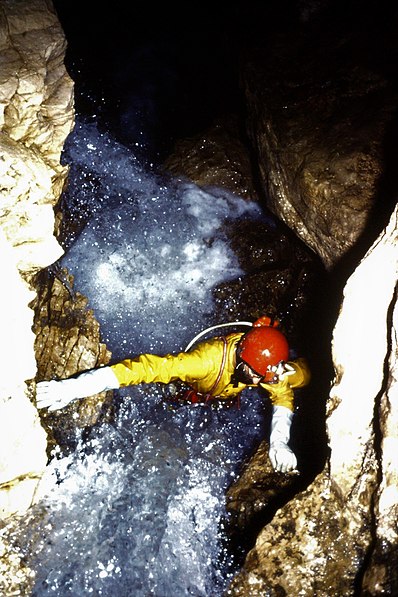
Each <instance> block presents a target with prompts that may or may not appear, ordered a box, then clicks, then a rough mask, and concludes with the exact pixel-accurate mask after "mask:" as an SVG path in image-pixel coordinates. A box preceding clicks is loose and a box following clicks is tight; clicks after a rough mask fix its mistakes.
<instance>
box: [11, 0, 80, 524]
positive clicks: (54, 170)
mask: <svg viewBox="0 0 398 597" xmlns="http://www.w3.org/2000/svg"><path fill="white" fill-rule="evenodd" d="M65 49H66V44H65V37H64V35H63V31H62V29H61V27H60V24H59V22H58V19H57V15H56V13H55V12H54V9H53V7H52V5H51V3H50V2H48V1H46V0H21V1H19V2H14V1H12V0H4V1H3V2H1V5H0V176H1V182H2V184H1V189H0V251H1V260H0V269H1V280H2V288H3V292H2V299H1V310H0V318H1V322H0V329H1V331H2V346H1V357H0V358H1V363H2V377H1V382H0V385H1V388H0V389H1V391H0V421H1V427H2V433H1V438H2V439H1V448H2V449H1V451H0V516H1V517H2V518H3V517H7V516H9V515H10V514H12V513H22V512H23V511H24V510H26V508H28V507H29V505H30V504H31V502H32V499H33V495H34V491H35V487H36V485H37V482H38V480H39V478H40V475H41V474H42V472H43V470H44V468H45V466H46V463H47V455H46V445H47V438H46V433H45V431H44V429H43V427H42V426H41V424H40V420H39V417H38V413H37V411H36V409H35V408H34V405H33V390H32V387H31V384H30V383H29V380H31V379H33V378H34V377H35V375H36V360H35V353H34V334H33V332H32V324H33V311H32V309H31V303H32V301H33V300H34V298H35V291H34V289H33V286H32V279H33V275H34V274H35V273H37V272H38V271H39V270H40V269H41V268H43V267H46V266H47V265H49V264H50V263H52V262H54V261H56V260H57V259H58V258H59V257H60V255H61V254H62V249H61V247H60V245H59V244H58V242H57V241H56V239H55V238H54V235H53V232H54V213H53V206H54V205H55V203H56V202H57V201H58V199H59V196H60V193H61V191H62V188H63V185H64V181H65V177H66V175H67V168H66V167H64V166H62V165H61V164H60V156H61V151H62V147H63V143H64V141H65V138H66V136H67V135H68V134H69V132H70V131H71V129H72V127H73V111H72V110H73V83H72V81H71V79H70V77H69V76H68V74H67V72H66V69H65V66H64V63H63V59H64V54H65ZM28 386H29V387H28Z"/></svg>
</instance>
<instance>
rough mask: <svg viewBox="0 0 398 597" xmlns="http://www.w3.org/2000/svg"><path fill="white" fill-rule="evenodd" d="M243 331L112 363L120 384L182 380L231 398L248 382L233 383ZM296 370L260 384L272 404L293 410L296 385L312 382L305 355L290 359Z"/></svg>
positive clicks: (203, 391) (216, 395)
mask: <svg viewBox="0 0 398 597" xmlns="http://www.w3.org/2000/svg"><path fill="white" fill-rule="evenodd" d="M242 335H243V334H242V333H237V334H230V335H228V336H225V337H216V338H212V339H210V340H207V341H205V342H202V343H200V344H197V346H196V347H195V348H193V349H192V350H191V351H189V352H180V353H178V354H175V355H172V354H166V355H165V356H158V355H152V354H143V355H140V356H138V357H136V358H134V359H126V360H124V361H122V362H120V363H117V364H116V365H111V369H112V371H113V373H114V374H115V375H116V377H117V379H118V381H119V384H120V387H124V386H129V385H136V384H140V383H153V382H160V383H165V384H167V383H169V382H172V381H177V380H180V381H183V382H186V383H188V384H189V385H190V386H191V387H192V388H193V389H194V390H195V391H197V392H200V393H202V394H207V393H211V395H212V396H215V397H217V398H218V399H220V400H226V399H228V398H232V397H234V396H236V395H238V394H240V392H242V390H244V389H245V388H246V387H248V386H247V384H244V383H238V384H237V385H236V384H235V385H234V384H233V383H231V376H232V374H233V373H234V370H235V358H236V357H235V353H236V347H237V344H238V342H239V340H240V338H241V337H242ZM289 365H292V366H293V367H294V369H295V370H296V374H295V375H289V376H288V377H287V378H286V379H285V380H283V381H280V382H278V383H276V384H265V383H264V384H263V383H262V384H260V386H261V387H262V388H264V389H265V390H267V391H268V392H269V395H270V399H271V401H272V404H274V405H278V406H286V407H287V408H289V409H290V410H293V403H294V394H293V389H294V388H301V387H303V386H305V385H307V384H308V383H309V380H310V371H309V368H308V365H307V363H306V361H305V359H302V358H300V359H297V360H295V361H290V362H289Z"/></svg>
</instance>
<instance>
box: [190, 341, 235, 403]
mask: <svg viewBox="0 0 398 597" xmlns="http://www.w3.org/2000/svg"><path fill="white" fill-rule="evenodd" d="M221 339H222V341H223V353H222V359H221V365H220V369H219V372H218V375H217V378H216V380H215V382H214V384H213V385H212V387H211V388H210V390H209V391H208V392H206V394H203V393H201V392H196V391H195V390H194V389H189V390H186V391H185V392H184V393H183V394H182V396H181V399H182V400H185V401H186V402H190V403H191V404H198V403H203V402H211V401H212V400H215V399H216V396H213V391H214V390H215V389H216V387H217V386H218V384H219V382H220V379H221V376H222V374H223V372H224V368H225V363H226V361H227V339H226V338H225V337H224V336H222V337H221Z"/></svg>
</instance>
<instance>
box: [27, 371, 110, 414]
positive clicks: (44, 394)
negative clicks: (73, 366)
mask: <svg viewBox="0 0 398 597" xmlns="http://www.w3.org/2000/svg"><path fill="white" fill-rule="evenodd" d="M119 387H120V384H119V381H118V379H117V377H116V375H115V374H114V372H113V371H112V368H111V367H99V368H98V369H92V370H91V371H85V372H84V373H80V375H78V376H77V377H70V378H69V379H60V380H55V379H53V380H51V381H39V382H38V383H37V384H36V405H37V408H48V410H49V411H54V410H58V409H60V408H64V407H65V406H67V405H68V404H69V403H70V402H73V401H74V400H78V399H80V398H86V397H87V396H93V395H94V394H99V393H100V392H105V391H107V390H116V389H118V388H119Z"/></svg>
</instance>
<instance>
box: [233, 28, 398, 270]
mask: <svg viewBox="0 0 398 597" xmlns="http://www.w3.org/2000/svg"><path fill="white" fill-rule="evenodd" d="M328 28H329V27H328V26H327V25H326V24H325V25H324V38H323V39H322V40H319V39H318V37H315V36H314V37H315V39H314V40H313V42H312V44H311V42H310V41H308V40H311V33H310V32H307V33H308V38H307V37H306V35H305V33H303V35H302V36H300V32H295V33H296V36H295V38H294V39H295V41H293V39H292V37H291V36H290V37H289V39H286V38H285V37H283V36H281V38H280V39H276V40H274V46H273V48H272V60H270V59H269V53H270V48H269V47H267V48H266V49H265V50H256V51H252V52H251V53H248V55H247V56H246V62H245V66H244V67H243V69H242V78H243V81H244V82H243V86H244V90H245V95H246V102H247V113H248V117H247V122H248V134H249V137H250V139H251V141H252V145H253V148H254V152H255V154H256V158H257V163H258V168H259V175H260V178H261V182H262V186H263V188H264V190H265V193H266V194H267V196H268V205H269V207H270V208H271V209H272V211H274V213H276V214H277V215H278V216H279V217H280V218H281V219H282V220H283V221H284V222H285V223H286V224H287V225H288V226H289V228H291V229H292V230H294V231H295V232H296V234H297V235H298V236H299V237H300V238H301V239H302V240H303V241H304V242H305V243H306V244H307V245H308V246H309V247H311V248H312V249H313V250H314V251H315V252H316V253H318V255H319V256H320V257H321V259H322V261H323V263H324V265H325V266H326V267H327V268H328V269H331V268H333V267H334V266H335V265H336V264H337V263H338V262H339V261H340V260H341V259H342V258H343V257H345V256H346V255H347V254H349V252H350V250H351V249H352V248H353V247H354V246H355V245H356V244H357V243H358V242H359V241H360V240H362V238H363V237H364V236H366V235H367V233H368V227H374V226H375V224H376V225H377V223H378V218H379V217H380V213H379V212H383V210H386V212H387V214H388V215H389V214H390V213H391V210H392V205H393V203H392V202H391V197H390V196H389V193H388V189H387V188H385V189H383V190H382V186H386V184H387V179H386V177H387V176H388V174H389V173H388V172H386V171H385V170H384V168H385V161H386V157H385V154H386V146H387V136H388V131H389V130H390V128H391V126H393V118H394V114H395V109H396V108H395V107H396V102H397V95H396V90H395V87H394V82H393V81H392V80H391V79H389V78H388V76H387V75H386V74H385V72H384V71H385V69H384V66H383V65H381V66H378V67H377V68H376V67H374V68H369V67H368V66H367V65H366V64H364V63H363V62H365V58H363V59H362V60H361V58H359V57H358V56H356V57H355V59H353V60H351V61H350V60H349V59H348V58H347V57H345V60H344V61H343V60H342V59H341V52H342V47H344V45H347V44H348V43H349V41H348V39H346V37H345V36H344V35H343V34H336V36H335V37H333V36H332V34H328V33H327V30H328ZM287 35H288V34H287ZM347 37H348V34H347ZM358 43H359V44H360V43H361V41H360V40H359V41H358ZM362 43H364V42H362ZM317 44H318V45H321V46H322V52H314V47H317ZM368 45H370V49H369V48H368V49H367V51H369V52H372V46H371V44H370V43H369V44H368ZM365 52H366V50H365ZM375 52H376V50H375ZM296 56H300V61H299V64H298V62H297V60H296ZM364 56H365V54H364ZM375 61H376V58H375ZM372 66H373V65H372ZM281 73H282V74H281ZM389 206H390V207H389ZM385 223H386V221H383V225H385ZM381 228H382V225H381V226H380V228H379V230H380V229H381ZM372 241H373V238H372V239H371V240H370V241H368V242H367V244H365V245H364V250H366V248H367V247H368V246H369V245H370V244H371V242H372Z"/></svg>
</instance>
